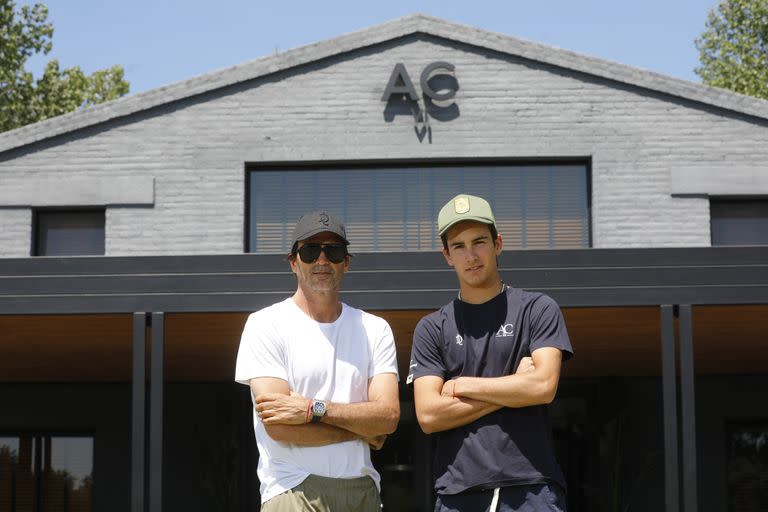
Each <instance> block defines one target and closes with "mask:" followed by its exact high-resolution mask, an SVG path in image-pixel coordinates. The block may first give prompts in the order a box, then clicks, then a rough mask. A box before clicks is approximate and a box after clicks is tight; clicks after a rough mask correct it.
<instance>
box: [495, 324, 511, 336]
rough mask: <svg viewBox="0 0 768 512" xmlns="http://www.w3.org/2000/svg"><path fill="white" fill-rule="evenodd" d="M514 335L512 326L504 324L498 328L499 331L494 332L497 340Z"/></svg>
mask: <svg viewBox="0 0 768 512" xmlns="http://www.w3.org/2000/svg"><path fill="white" fill-rule="evenodd" d="M514 335H515V326H514V324H504V325H502V326H501V327H499V330H498V331H497V332H496V337H497V338H506V337H507V336H514Z"/></svg>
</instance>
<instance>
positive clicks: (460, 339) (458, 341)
mask: <svg viewBox="0 0 768 512" xmlns="http://www.w3.org/2000/svg"><path fill="white" fill-rule="evenodd" d="M456 344H457V345H464V338H462V337H461V334H457V335H456Z"/></svg>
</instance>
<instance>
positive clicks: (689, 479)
mask: <svg viewBox="0 0 768 512" xmlns="http://www.w3.org/2000/svg"><path fill="white" fill-rule="evenodd" d="M695 377H696V376H695V374H694V368H693V332H692V320H691V306H690V305H681V306H680V402H681V410H682V425H683V430H682V435H683V506H684V507H685V508H684V509H683V510H685V512H697V511H698V485H697V483H698V480H697V476H696V404H695V401H696V395H695V391H694V387H695Z"/></svg>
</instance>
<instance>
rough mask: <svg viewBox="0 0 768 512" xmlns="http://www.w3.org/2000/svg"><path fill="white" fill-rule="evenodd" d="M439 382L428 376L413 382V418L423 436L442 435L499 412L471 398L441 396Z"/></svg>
mask: <svg viewBox="0 0 768 512" xmlns="http://www.w3.org/2000/svg"><path fill="white" fill-rule="evenodd" d="M443 384H444V382H443V379H442V378H440V377H435V376H432V375H426V376H424V377H419V378H417V379H416V380H414V381H413V395H414V402H415V406H416V417H417V418H418V420H419V425H420V426H421V429H422V430H423V431H424V432H425V433H427V434H432V433H434V432H442V431H443V430H449V429H452V428H456V427H460V426H462V425H466V424H468V423H472V422H473V421H475V420H476V419H478V418H482V417H483V416H485V415H486V414H489V413H491V412H493V411H497V410H499V409H501V406H500V405H494V404H491V403H488V402H482V401H480V400H473V399H471V398H458V397H457V398H454V397H453V396H451V395H448V396H445V395H443V394H442V389H443Z"/></svg>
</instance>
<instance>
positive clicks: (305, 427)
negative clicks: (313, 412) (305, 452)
mask: <svg viewBox="0 0 768 512" xmlns="http://www.w3.org/2000/svg"><path fill="white" fill-rule="evenodd" d="M250 385H251V392H252V393H253V396H254V397H256V410H257V411H258V412H259V417H260V418H261V421H262V423H263V424H264V428H265V429H266V431H267V434H268V435H269V437H271V438H272V439H274V440H275V441H280V442H283V443H289V444H297V445H301V446H325V445H329V444H334V443H341V442H343V441H351V440H353V439H360V438H361V436H359V435H356V434H354V433H352V432H350V431H348V430H344V429H343V428H338V427H334V426H332V425H324V424H322V423H301V424H293V425H288V424H284V423H280V422H279V420H277V419H274V418H276V417H277V413H276V412H274V411H271V412H270V414H269V415H267V414H265V413H264V412H263V409H264V407H262V404H263V403H264V402H263V401H262V402H261V403H259V400H260V397H261V398H263V397H265V396H284V397H286V398H290V389H289V387H288V383H287V382H286V381H284V380H282V379H276V378H272V377H260V378H257V379H251V380H250ZM301 402H302V403H303V405H302V406H301V407H302V408H303V413H304V414H305V415H306V408H307V399H304V398H302V399H301ZM276 403H277V402H276ZM283 407H284V408H287V406H283ZM260 408H261V409H260ZM283 412H285V411H283Z"/></svg>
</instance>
